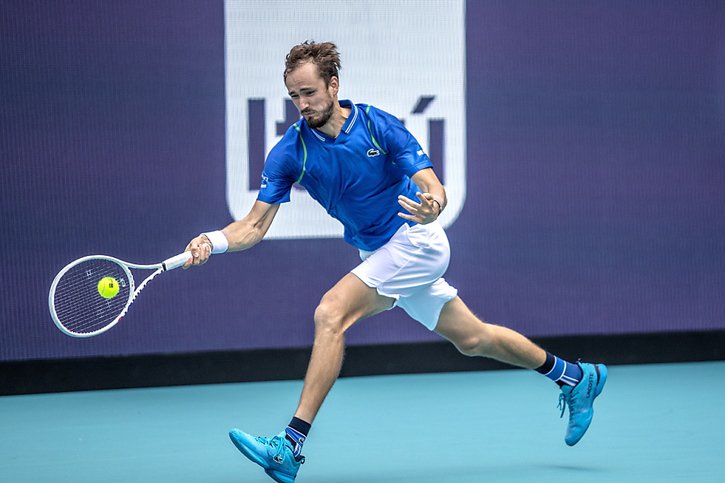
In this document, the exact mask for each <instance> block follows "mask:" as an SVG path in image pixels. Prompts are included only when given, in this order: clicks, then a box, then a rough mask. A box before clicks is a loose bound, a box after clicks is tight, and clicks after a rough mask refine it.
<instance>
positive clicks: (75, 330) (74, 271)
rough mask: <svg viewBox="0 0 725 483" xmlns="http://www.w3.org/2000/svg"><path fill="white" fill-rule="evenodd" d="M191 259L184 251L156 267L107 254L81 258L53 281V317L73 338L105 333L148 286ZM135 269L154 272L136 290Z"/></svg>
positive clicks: (51, 308)
mask: <svg viewBox="0 0 725 483" xmlns="http://www.w3.org/2000/svg"><path fill="white" fill-rule="evenodd" d="M190 257H191V253H189V252H184V253H180V254H178V255H176V256H174V257H171V258H169V259H167V260H164V261H163V262H161V263H157V264H155V265H138V264H136V263H128V262H124V261H123V260H119V259H118V258H114V257H109V256H106V255H91V256H88V257H83V258H79V259H78V260H76V261H74V262H71V263H69V264H68V265H66V266H65V267H64V268H63V269H62V270H61V271H60V272H58V275H56V276H55V279H53V283H52V284H51V286H50V293H49V294H48V305H49V307H50V316H51V317H52V318H53V322H55V325H56V326H58V328H59V329H60V330H61V332H63V333H64V334H66V335H69V336H71V337H92V336H94V335H98V334H102V333H104V332H106V331H107V330H109V329H110V328H111V327H113V326H114V325H116V324H117V323H118V322H119V321H120V320H121V318H122V317H123V316H124V315H126V312H128V309H129V307H131V304H132V303H133V301H134V300H136V297H138V294H139V293H141V290H143V289H144V288H145V287H146V284H148V283H149V282H150V281H151V280H152V279H153V278H154V277H156V276H157V275H159V274H160V273H163V272H167V271H169V270H173V269H175V268H179V267H180V266H182V265H184V263H186V261H187V260H188V259H189V258H190ZM132 268H133V269H138V270H153V273H151V275H149V276H147V277H146V279H144V281H143V282H141V284H139V286H138V287H137V286H136V284H135V281H134V279H133V274H132V273H131V269H132ZM107 277H109V278H107ZM102 280H103V281H104V282H106V283H107V284H108V287H106V288H107V289H108V291H107V292H102V290H101V289H100V288H99V282H101V281H102ZM114 283H115V284H117V285H114ZM102 293H103V295H102Z"/></svg>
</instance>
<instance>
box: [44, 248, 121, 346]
mask: <svg viewBox="0 0 725 483" xmlns="http://www.w3.org/2000/svg"><path fill="white" fill-rule="evenodd" d="M104 277H113V278H114V279H116V281H117V282H118V285H119V291H118V294H117V295H116V296H115V297H113V298H110V299H106V298H104V297H102V296H101V294H100V293H99V292H98V282H99V281H100V280H101V279H102V278H104ZM132 283H133V282H132V281H131V280H128V279H127V275H126V272H125V271H124V270H123V268H122V267H121V266H120V265H118V264H117V263H115V262H112V261H110V260H98V259H96V260H88V261H85V262H82V263H80V264H78V265H76V266H74V267H72V268H71V269H70V270H68V271H67V272H66V273H65V274H63V276H62V277H61V278H60V280H59V281H58V285H57V287H56V289H55V298H54V307H55V311H56V315H57V318H58V321H59V322H60V323H61V324H62V325H63V326H64V327H65V328H67V329H68V330H69V331H71V332H74V333H77V334H87V333H90V332H94V331H96V330H99V329H101V328H103V327H105V326H106V325H108V324H110V323H112V322H113V321H114V320H115V319H116V318H117V317H118V316H119V315H121V314H122V313H123V310H124V308H125V307H126V304H127V302H128V301H129V298H130V296H131V288H132Z"/></svg>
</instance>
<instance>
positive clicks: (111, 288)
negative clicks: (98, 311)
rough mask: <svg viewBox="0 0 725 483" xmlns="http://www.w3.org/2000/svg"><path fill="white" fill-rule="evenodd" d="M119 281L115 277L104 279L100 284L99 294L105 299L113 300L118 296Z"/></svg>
mask: <svg viewBox="0 0 725 483" xmlns="http://www.w3.org/2000/svg"><path fill="white" fill-rule="evenodd" d="M119 288H120V287H119V286H118V281H117V280H116V279H115V278H113V277H103V278H102V279H101V281H100V282H98V293H99V294H101V297H103V298H104V299H112V298H113V297H115V296H116V295H118V290H119Z"/></svg>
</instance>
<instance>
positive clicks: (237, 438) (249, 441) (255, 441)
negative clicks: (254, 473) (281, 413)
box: [229, 428, 305, 483]
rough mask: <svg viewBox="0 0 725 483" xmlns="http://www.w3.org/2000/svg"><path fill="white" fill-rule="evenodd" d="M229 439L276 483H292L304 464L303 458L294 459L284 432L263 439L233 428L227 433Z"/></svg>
mask: <svg viewBox="0 0 725 483" xmlns="http://www.w3.org/2000/svg"><path fill="white" fill-rule="evenodd" d="M229 438H230V439H231V440H232V443H234V446H236V447H237V449H238V450H239V451H241V452H242V454H243V455H244V456H246V457H247V458H249V459H250V460H251V461H253V462H255V463H257V464H258V465H259V466H261V467H262V468H264V472H265V473H267V474H268V475H269V477H270V478H272V479H273V480H274V481H276V482H278V483H294V481H295V478H296V477H297V472H298V471H299V470H300V465H301V464H302V463H304V462H305V457H304V456H301V457H300V458H299V459H295V457H294V455H293V454H292V446H291V445H290V443H289V442H288V441H287V439H285V432H284V431H282V432H281V433H280V434H278V435H277V436H273V437H271V438H264V437H262V436H256V437H255V436H252V435H250V434H247V433H245V432H244V431H240V430H238V429H236V428H235V429H232V430H231V431H229Z"/></svg>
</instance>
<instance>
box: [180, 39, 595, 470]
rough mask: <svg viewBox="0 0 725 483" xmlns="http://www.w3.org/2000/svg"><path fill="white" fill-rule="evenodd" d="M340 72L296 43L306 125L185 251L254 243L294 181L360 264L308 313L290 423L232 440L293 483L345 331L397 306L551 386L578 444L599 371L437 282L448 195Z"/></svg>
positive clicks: (295, 96)
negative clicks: (246, 206) (243, 207)
mask: <svg viewBox="0 0 725 483" xmlns="http://www.w3.org/2000/svg"><path fill="white" fill-rule="evenodd" d="M339 68H340V57H339V55H338V52H337V48H336V46H335V45H334V44H332V43H329V42H325V43H314V42H305V43H303V44H300V45H296V46H295V47H293V48H292V50H291V51H290V52H289V54H288V55H287V58H286V65H285V71H284V82H285V85H286V87H287V90H288V92H289V96H290V97H291V98H292V101H293V102H294V104H295V106H296V107H297V109H299V111H300V114H301V115H302V118H301V119H300V120H299V121H298V122H296V123H295V124H293V125H292V126H291V127H290V128H289V129H288V130H287V132H286V134H285V135H284V136H283V137H282V139H281V140H280V141H279V142H278V143H277V145H276V146H275V147H274V148H273V149H272V151H271V152H270V153H269V156H268V157H267V160H266V162H265V165H264V172H263V173H262V184H261V188H260V190H259V195H258V197H257V200H256V201H255V203H254V205H253V206H252V208H251V210H250V211H249V214H247V215H246V216H245V217H244V218H243V219H241V220H238V221H235V222H233V223H231V224H230V225H229V226H227V227H226V228H224V229H223V230H221V231H215V232H209V233H203V234H201V235H199V236H198V237H196V238H194V239H193V240H191V242H190V243H189V244H188V246H187V248H186V250H187V251H190V252H191V253H192V255H193V256H192V258H191V259H190V260H189V261H188V262H187V263H186V265H185V267H184V268H188V267H189V266H191V265H201V264H203V263H205V262H206V261H207V260H208V258H209V256H210V254H212V253H215V254H216V253H224V252H225V251H227V250H229V251H239V250H246V249H248V248H251V247H252V246H254V245H255V244H257V243H259V242H260V241H261V240H262V238H263V237H264V235H265V233H267V230H268V229H269V227H270V225H271V224H272V221H273V220H274V217H275V215H276V213H277V210H278V209H279V206H280V204H281V203H285V202H287V201H289V200H290V189H291V188H292V185H293V184H294V183H295V182H298V183H299V184H301V185H302V186H303V187H305V188H306V189H307V192H308V193H309V194H310V195H311V196H312V197H313V198H314V199H315V200H317V201H318V202H319V203H320V204H321V205H322V206H323V207H324V208H325V209H326V210H327V212H328V213H329V214H330V215H331V216H332V217H334V218H336V219H337V220H339V221H340V222H341V223H342V224H343V225H344V227H345V241H346V242H348V243H350V244H351V245H353V246H354V247H355V248H357V249H358V250H359V251H360V256H361V259H362V263H361V264H360V265H358V266H357V267H355V268H354V269H353V270H352V271H351V272H350V273H348V274H347V275H345V276H344V277H343V278H342V279H341V280H340V281H339V282H337V284H336V285H335V286H334V287H332V288H331V289H330V290H329V291H328V292H327V293H326V294H325V295H324V296H323V297H322V300H321V301H320V303H319V305H318V307H317V309H316V310H315V313H314V323H315V337H314V344H313V346H312V355H311V358H310V362H309V366H308V368H307V374H306V376H305V380H304V385H303V389H302V395H301V396H300V400H299V405H298V407H297V410H296V412H295V414H294V417H293V418H292V420H291V421H290V423H289V426H287V428H286V429H285V430H283V431H282V432H280V433H279V434H278V435H276V436H274V437H271V438H266V437H254V436H251V435H249V434H247V433H244V432H242V431H240V430H238V429H233V430H232V431H230V433H229V435H230V437H231V439H232V441H233V443H234V444H235V445H236V447H237V448H238V449H239V450H240V451H241V452H242V453H243V454H244V455H245V456H246V457H247V458H249V459H250V460H252V461H253V462H255V463H257V464H259V465H260V466H262V467H263V468H264V469H265V471H266V472H267V474H268V475H269V476H270V477H272V478H273V479H274V480H275V481H278V482H285V483H286V482H293V481H294V480H295V478H296V476H297V472H298V470H299V467H300V464H301V463H302V462H304V457H303V456H302V455H301V451H302V446H303V444H304V442H305V439H306V438H307V434H308V433H309V431H310V426H311V424H312V422H313V421H314V419H315V417H316V416H317V413H318V411H319V409H320V407H321V405H322V402H323V401H324V399H325V397H326V396H327V393H328V392H329V391H330V389H331V388H332V385H333V384H334V383H335V380H336V379H337V377H338V375H339V372H340V368H341V365H342V360H343V352H344V346H345V331H346V330H347V329H349V328H350V327H351V326H352V325H353V324H354V323H355V322H357V321H358V320H360V319H363V318H365V317H369V316H371V315H374V314H377V313H379V312H382V311H384V310H389V309H391V308H393V307H395V306H399V307H401V308H402V309H403V310H405V311H406V312H407V313H408V314H409V315H410V316H411V317H413V318H414V319H415V320H417V321H419V322H420V323H421V324H423V325H424V326H425V327H426V328H428V329H429V330H434V331H435V332H437V333H438V334H440V335H441V336H442V337H444V338H446V339H448V340H449V341H450V342H452V343H453V344H454V345H455V346H456V348H458V350H459V351H460V352H462V353H463V354H465V355H468V356H483V357H490V358H493V359H496V360H498V361H502V362H506V363H508V364H512V365H514V366H518V367H523V368H527V369H535V370H537V371H538V372H540V373H542V374H544V375H546V376H547V377H548V378H550V379H552V380H553V381H555V382H556V383H557V384H558V385H559V386H560V388H561V395H560V402H562V403H563V404H564V405H565V406H568V408H569V425H568V428H567V433H566V437H565V441H566V443H567V444H568V445H574V444H576V443H577V442H578V441H579V440H580V439H581V438H582V436H584V433H585V432H586V430H587V429H588V427H589V425H590V423H591V419H592V415H593V407H592V405H593V403H594V399H595V398H596V397H597V396H598V395H599V394H600V393H601V391H602V389H603V387H604V384H605V382H606V379H607V368H606V366H604V365H603V364H596V365H594V364H587V363H580V362H577V363H574V364H572V363H569V362H566V361H564V360H561V359H559V358H557V357H555V356H553V355H551V354H549V353H548V352H546V351H544V350H543V349H541V348H540V347H538V346H536V345H535V344H534V343H532V342H531V341H529V340H528V339H527V338H525V337H524V336H523V335H521V334H518V333H516V332H514V331H512V330H510V329H507V328H505V327H501V326H497V325H492V324H488V323H485V322H482V321H481V320H479V319H478V318H477V317H476V316H475V315H474V314H473V313H472V312H471V311H470V310H469V309H468V307H467V306H466V305H465V304H464V303H463V301H462V300H461V298H460V297H458V296H457V290H456V289H455V288H453V287H452V286H450V285H449V284H448V283H447V282H446V281H445V280H444V279H443V274H444V273H445V271H446V269H447V268H448V261H449V257H450V249H449V245H448V239H447V238H446V234H445V232H444V231H443V228H442V227H441V225H440V224H439V222H438V221H437V219H438V216H439V215H440V214H441V212H442V211H443V210H444V209H445V208H446V192H445V189H444V188H443V186H442V185H441V183H440V181H439V180H438V178H437V177H436V174H435V173H434V172H433V169H432V164H431V162H430V160H429V159H428V156H427V155H426V154H425V153H424V152H423V150H422V149H421V147H420V145H419V144H418V142H417V141H416V140H415V138H414V137H413V136H412V135H411V134H410V132H408V131H407V130H406V128H405V127H404V126H403V124H402V123H401V122H400V121H399V120H398V119H397V118H395V117H394V116H392V115H390V114H388V113H386V112H383V111H381V110H380V109H377V108H375V107H373V106H370V105H365V104H353V103H352V102H351V101H347V100H338V90H339V82H340V81H339V76H338V69H339ZM562 414H563V408H562Z"/></svg>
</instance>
